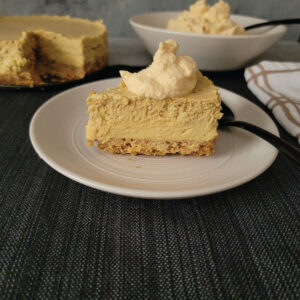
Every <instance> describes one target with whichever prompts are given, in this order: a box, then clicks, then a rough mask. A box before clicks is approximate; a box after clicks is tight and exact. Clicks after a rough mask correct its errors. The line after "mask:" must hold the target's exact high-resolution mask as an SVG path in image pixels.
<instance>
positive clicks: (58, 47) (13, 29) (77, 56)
mask: <svg viewBox="0 0 300 300" xmlns="http://www.w3.org/2000/svg"><path fill="white" fill-rule="evenodd" d="M107 63H108V45H107V29H106V26H105V25H104V24H103V22H102V20H100V21H95V22H92V21H90V20H87V19H79V18H70V17H69V16H0V83H2V84H12V85H28V86H34V85H36V84H43V83H44V82H48V81H66V80H76V79H81V78H83V77H85V75H86V74H89V73H93V72H95V71H98V70H100V69H101V68H103V67H104V66H105V65H107Z"/></svg>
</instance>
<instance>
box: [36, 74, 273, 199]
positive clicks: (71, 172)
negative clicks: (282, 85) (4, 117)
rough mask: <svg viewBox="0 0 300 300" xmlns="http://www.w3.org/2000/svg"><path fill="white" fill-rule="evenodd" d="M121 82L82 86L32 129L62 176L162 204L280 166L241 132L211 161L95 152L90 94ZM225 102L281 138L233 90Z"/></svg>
mask: <svg viewBox="0 0 300 300" xmlns="http://www.w3.org/2000/svg"><path fill="white" fill-rule="evenodd" d="M119 82H120V78H114V79H107V80H101V81H96V82H92V83H88V84H85V85H81V86H78V87H75V88H72V89H69V90H67V91H65V92H62V93H60V94H58V95H56V96H55V97H53V98H51V99H49V100H48V101H47V102H46V103H44V104H43V105H42V106H41V107H40V108H39V109H38V110H37V111H36V113H35V114H34V116H33V118H32V120H31V123H30V139H31V142H32V145H33V147H34V149H35V151H36V152H37V153H38V155H39V156H40V157H41V158H42V159H43V160H44V161H45V162H46V163H47V164H48V165H49V166H51V167H52V168H53V169H55V170H56V171H58V172H59V173H61V174H63V175H65V176H67V177H69V178H70V179H73V180H75V181H77V182H80V183H82V184H84V185H87V186H90V187H93V188H95V189H99V190H103V191H106V192H110V193H115V194H120V195H126V196H132V197H141V198H157V199H174V198H185V197H192V196H201V195H207V194H211V193H216V192H220V191H224V190H227V189H230V188H233V187H236V186H238V185H241V184H243V183H245V182H247V181H249V180H251V179H253V178H255V177H256V176H258V175H259V174H261V173H262V172H264V171H265V170H266V169H267V168H268V167H269V166H270V165H271V164H272V162H273V161H274V160H275V158H276V156H277V150H276V149H275V148H274V147H273V146H271V145H270V144H268V143H267V142H265V141H264V140H262V139H260V138H258V137H256V136H255V135H253V134H251V133H248V132H246V131H244V130H241V129H238V128H232V129H225V130H220V133H219V138H218V142H217V146H216V149H215V153H214V154H213V155H211V156H209V157H192V156H178V155H170V156H160V157H151V156H143V155H141V156H131V155H117V154H110V153H106V152H103V151H101V150H98V148H97V147H96V145H94V146H93V147H89V146H88V145H87V140H86V137H85V125H86V124H87V120H88V114H87V104H86V98H87V97H88V94H89V92H90V91H92V90H95V91H96V92H100V91H103V90H105V89H107V88H112V87H116V86H117V85H118V84H119ZM220 93H221V97H222V100H223V101H224V102H225V103H226V104H227V105H228V106H229V107H230V108H231V109H232V111H233V112H234V114H235V116H236V119H238V120H244V121H248V122H251V123H253V124H255V125H258V126H261V127H263V128H264V129H266V130H269V131H270V132H272V133H274V134H276V135H278V130H277V128H276V125H275V124H274V122H273V121H272V119H271V118H270V117H269V116H268V115H267V114H266V113H265V112H264V111H263V110H261V109H260V108H259V107H258V106H256V105H254V104H253V103H251V102H250V101H248V100H247V99H245V98H243V97H241V96H239V95H237V94H234V93H232V92H230V91H228V90H224V89H222V88H221V89H220Z"/></svg>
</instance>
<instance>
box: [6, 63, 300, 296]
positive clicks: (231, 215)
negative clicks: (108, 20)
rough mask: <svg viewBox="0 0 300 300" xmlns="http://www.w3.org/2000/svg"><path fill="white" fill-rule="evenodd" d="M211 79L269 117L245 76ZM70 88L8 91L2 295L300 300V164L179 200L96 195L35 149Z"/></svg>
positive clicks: (283, 163)
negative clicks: (33, 127)
mask: <svg viewBox="0 0 300 300" xmlns="http://www.w3.org/2000/svg"><path fill="white" fill-rule="evenodd" d="M116 75H117V68H111V69H110V70H109V71H108V70H106V71H105V72H102V73H101V74H100V75H99V74H98V77H99V78H103V77H109V76H116ZM206 75H208V76H209V77H210V78H211V79H213V80H214V82H215V83H216V84H217V85H219V86H221V87H224V88H227V89H230V90H232V91H234V92H237V93H239V94H241V95H243V96H245V97H247V98H248V99H251V100H252V101H253V102H255V103H256V104H258V105H259V106H260V107H262V109H264V110H265V111H267V109H266V108H265V107H263V105H262V104H261V103H259V101H257V99H255V97H254V96H253V95H252V94H251V93H250V91H249V90H248V89H247V87H246V83H245V82H244V79H243V70H240V71H236V72H226V73H224V72H223V73H207V74H206ZM94 79H96V78H94ZM62 90H63V88H60V89H58V88H56V89H54V88H53V89H50V90H44V91H40V90H30V89H29V90H24V91H11V90H9V91H8V90H2V91H0V143H1V147H0V299H79V298H80V299H217V298H219V299H221V298H223V299H232V298H235V299H250V298H251V299H296V298H298V299H299V295H300V283H299V282H300V281H299V264H298V259H299V250H300V247H299V223H300V222H299V199H300V190H299V186H300V168H299V166H297V165H296V164H295V163H293V162H292V161H291V160H289V159H288V158H286V157H285V156H284V155H282V154H279V156H278V157H277V159H276V160H275V162H274V163H273V165H272V166H271V167H270V168H269V169H268V170H266V171H265V172H264V173H263V174H261V175H260V176H258V177H257V178H256V179H254V180H252V181H250V182H248V183H246V184H244V185H242V186H240V187H237V188H234V189H232V190H228V191H225V192H222V193H218V194H215V195H210V196H205V197H199V198H192V199H184V200H176V201H175V200H174V201H172V200H163V201H159V200H143V199H133V198H128V197H122V196H116V195H112V194H108V193H104V192H101V191H98V190H94V189H91V188H88V187H85V186H83V185H81V184H78V183H76V182H73V181H72V180H70V179H68V178H66V177H64V176H62V175H60V174H59V173H57V172H56V171H54V170H53V169H51V168H50V167H49V166H48V165H46V164H45V163H44V162H43V161H42V160H41V159H39V158H38V156H37V154H36V153H35V152H34V150H33V148H32V146H31V144H30V140H29V135H28V127H29V122H30V119H31V117H32V116H33V114H34V112H35V111H36V109H37V108H38V107H39V106H40V105H42V104H43V103H44V102H45V101H46V100H47V99H48V98H49V97H51V96H53V95H55V94H57V93H58V92H60V91H62ZM267 112H268V111H267ZM268 113H269V112H268ZM279 129H280V133H281V136H282V137H283V138H285V139H287V140H289V141H291V142H293V143H294V144H295V145H297V142H296V139H294V138H292V137H290V136H289V135H288V134H287V133H286V132H285V131H284V130H283V129H282V128H281V127H279Z"/></svg>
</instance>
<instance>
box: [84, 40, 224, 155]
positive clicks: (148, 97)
mask: <svg viewBox="0 0 300 300" xmlns="http://www.w3.org/2000/svg"><path fill="white" fill-rule="evenodd" d="M177 48H178V45H177V43H176V42H175V41H173V40H168V41H166V42H165V43H161V44H160V48H159V50H158V52H157V53H156V54H155V57H154V62H153V64H152V65H150V66H149V67H148V68H147V69H145V70H143V71H141V72H139V73H133V74H131V73H128V72H121V75H122V78H123V81H122V83H121V84H120V85H119V86H118V87H117V88H112V89H108V90H106V91H104V92H102V93H95V92H93V91H92V92H91V93H90V95H89V97H88V99H87V103H88V113H89V121H88V124H87V127H86V135H87V140H88V144H89V145H93V144H94V142H95V143H97V145H98V148H99V149H101V150H104V151H108V152H111V153H119V154H125V153H130V154H133V155H137V154H145V155H166V154H182V155H209V154H211V153H213V152H214V147H215V144H216V141H217V136H218V133H217V126H218V119H219V118H220V117H221V115H222V114H221V113H220V109H221V106H220V97H219V94H218V90H217V88H216V87H215V86H214V85H213V83H212V82H211V81H210V80H209V79H208V78H207V77H205V76H203V75H202V74H201V73H200V72H199V71H198V70H197V65H196V63H195V62H194V61H193V60H192V59H191V58H190V57H186V56H178V55H176V51H177ZM161 72H163V73H161Z"/></svg>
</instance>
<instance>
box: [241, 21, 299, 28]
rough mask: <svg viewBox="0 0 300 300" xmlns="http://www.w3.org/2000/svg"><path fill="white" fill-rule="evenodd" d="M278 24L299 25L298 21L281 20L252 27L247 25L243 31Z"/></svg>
mask: <svg viewBox="0 0 300 300" xmlns="http://www.w3.org/2000/svg"><path fill="white" fill-rule="evenodd" d="M280 24H287V25H288V24H300V19H299V18H296V19H283V20H275V21H268V22H262V23H258V24H254V25H249V26H246V27H245V30H249V29H253V28H257V27H263V26H269V25H280Z"/></svg>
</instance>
